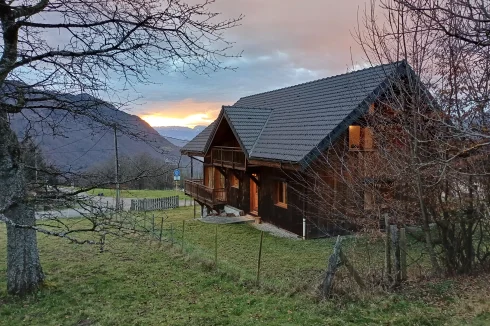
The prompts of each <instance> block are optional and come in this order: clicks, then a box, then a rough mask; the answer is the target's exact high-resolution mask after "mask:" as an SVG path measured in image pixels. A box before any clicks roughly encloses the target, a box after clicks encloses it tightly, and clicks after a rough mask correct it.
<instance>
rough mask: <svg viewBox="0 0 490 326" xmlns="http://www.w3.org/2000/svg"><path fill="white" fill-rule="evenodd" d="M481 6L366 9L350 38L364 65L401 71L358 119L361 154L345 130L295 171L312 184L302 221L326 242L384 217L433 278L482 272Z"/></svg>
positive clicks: (489, 222)
mask: <svg viewBox="0 0 490 326" xmlns="http://www.w3.org/2000/svg"><path fill="white" fill-rule="evenodd" d="M429 5H430V6H432V8H433V10H435V11H434V12H431V11H428V10H427V7H428V6H429ZM458 6H459V7H458ZM434 8H435V9H434ZM471 8H472V9H471ZM486 10H487V8H486V7H485V6H484V2H483V1H465V0H462V1H445V2H438V1H423V0H421V1H416V0H413V1H411V0H406V1H404V0H395V1H381V2H379V5H378V4H377V3H376V2H375V1H372V2H371V6H370V7H369V9H368V10H367V11H366V12H365V14H364V16H362V18H361V19H360V25H359V27H358V29H357V30H356V33H355V37H356V39H357V40H358V41H359V43H360V45H361V46H362V48H363V49H364V53H365V55H366V59H367V61H368V62H369V63H371V64H373V65H377V64H382V63H391V64H392V65H394V66H396V67H398V68H401V70H399V71H398V74H396V75H392V74H387V76H386V77H387V78H388V84H389V85H390V86H389V87H388V88H387V89H385V91H384V92H383V94H381V95H380V96H379V98H378V99H377V100H376V101H375V102H374V103H373V105H372V106H371V107H370V108H369V110H366V112H364V116H363V117H362V118H361V119H360V120H359V121H357V122H356V123H355V125H356V126H355V127H356V128H359V129H360V130H361V132H360V136H359V143H360V144H361V147H359V146H358V145H357V144H355V147H354V148H352V147H351V145H352V143H351V141H350V140H349V137H348V135H347V134H346V135H344V137H343V138H341V139H339V140H338V141H337V142H336V143H335V144H334V145H333V146H332V147H331V148H329V149H328V150H327V151H325V152H322V153H321V155H320V157H319V158H318V159H317V160H316V162H314V163H313V164H312V165H311V166H310V167H309V168H308V171H307V173H296V174H294V176H292V178H293V179H294V181H295V183H299V184H301V185H303V186H304V185H306V188H308V189H309V190H308V192H307V193H306V194H303V195H304V196H305V199H306V201H307V203H308V204H307V205H306V206H307V207H308V208H309V209H306V210H304V212H305V215H306V218H308V219H309V220H310V222H311V223H313V224H317V225H318V226H319V227H320V229H322V230H323V232H324V233H325V235H329V234H331V232H332V231H335V232H337V233H338V232H341V231H345V232H348V231H352V230H360V229H363V230H372V229H373V228H374V229H378V228H379V226H380V223H379V222H380V221H382V220H384V219H383V217H384V216H386V215H387V216H389V218H390V222H391V223H394V224H398V225H400V226H406V225H416V226H421V228H422V230H423V235H424V236H423V237H420V238H419V240H420V241H422V242H423V243H424V244H425V247H426V251H427V254H428V257H429V260H430V263H431V265H432V270H433V272H434V274H435V275H442V272H445V273H446V274H455V273H470V272H473V271H475V270H477V269H478V268H481V267H485V266H487V264H488V257H489V256H490V253H489V252H490V251H489V248H488V246H487V245H486V244H485V243H486V241H487V239H488V238H489V236H490V233H489V231H490V229H489V226H490V214H489V213H490V210H489V207H490V206H489V202H488V188H487V187H488V183H489V180H490V170H489V165H488V162H489V154H490V142H489V140H490V134H489V130H490V129H489V120H488V118H489V116H490V115H489V114H490V112H489V111H490V105H489V104H490V102H489V99H490V92H489V91H490V88H489V84H490V71H489V68H490V56H489V52H488V46H487V44H486V42H487V41H488V38H487V37H486V36H485V35H486V32H485V31H486V30H488V24H485V19H486V18H485V15H486V17H488V14H487V11H486ZM437 15H440V16H437ZM443 15H448V16H447V17H446V16H443ZM434 17H436V18H437V17H439V18H437V19H436V20H434ZM441 17H442V18H441ZM446 18H447V19H446ZM472 22H473V23H472ZM442 27H445V28H442ZM363 135H364V136H363ZM363 138H364V139H365V140H369V141H368V144H363V141H365V140H363ZM364 145H366V146H364ZM299 193H300V194H301V191H299ZM300 209H301V208H300Z"/></svg>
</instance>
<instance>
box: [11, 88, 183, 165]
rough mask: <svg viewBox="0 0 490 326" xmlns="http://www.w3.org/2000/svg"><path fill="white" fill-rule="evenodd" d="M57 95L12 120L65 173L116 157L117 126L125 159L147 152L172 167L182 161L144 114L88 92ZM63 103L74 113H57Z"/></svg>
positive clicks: (23, 134) (177, 149)
mask: <svg viewBox="0 0 490 326" xmlns="http://www.w3.org/2000/svg"><path fill="white" fill-rule="evenodd" d="M51 95H53V98H55V99H53V100H45V101H43V102H42V104H43V105H42V106H41V107H40V105H39V103H38V104H37V106H36V108H35V109H32V110H31V109H29V107H27V108H26V109H24V110H23V111H22V114H13V115H11V117H10V121H11V127H12V129H13V130H14V131H15V132H16V133H17V135H18V136H19V137H20V138H23V137H24V136H25V135H26V133H27V132H28V134H29V136H30V137H31V139H32V140H33V141H34V143H35V144H37V145H38V146H39V148H40V149H41V151H42V154H43V156H44V157H45V159H46V161H47V162H48V163H50V164H53V165H55V166H57V167H59V168H60V169H62V170H65V171H82V170H87V169H90V168H91V167H93V166H95V165H97V164H98V163H101V162H104V161H107V160H109V159H111V158H113V157H114V153H115V151H114V149H115V147H114V146H115V145H114V128H113V127H112V126H113V125H116V126H117V127H116V128H117V130H118V131H117V141H118V150H119V154H120V155H126V156H130V157H131V156H135V155H138V154H141V153H147V154H148V155H151V156H152V157H154V158H155V159H160V160H162V161H165V162H168V163H171V164H176V163H178V162H179V159H180V152H179V147H177V146H175V145H174V144H172V143H171V142H169V141H168V140H166V139H165V138H164V137H162V136H161V135H160V134H159V133H158V132H157V131H155V129H153V128H152V127H151V126H150V125H149V124H148V123H147V122H145V121H144V120H142V119H141V118H139V117H138V116H135V115H131V114H128V113H126V112H124V111H121V110H118V109H116V108H115V107H114V106H113V105H111V104H108V103H106V102H104V101H102V100H99V99H96V98H94V97H92V96H90V95H88V94H81V95H71V94H58V93H57V94H54V93H52V94H51ZM57 101H67V102H69V103H70V105H72V106H73V110H72V111H71V110H70V111H67V110H63V109H61V110H57V109H54V110H51V109H50V108H52V107H55V106H56V102H57ZM87 103H88V104H90V105H87ZM181 163H182V162H181Z"/></svg>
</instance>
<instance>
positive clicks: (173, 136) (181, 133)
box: [154, 126, 207, 147]
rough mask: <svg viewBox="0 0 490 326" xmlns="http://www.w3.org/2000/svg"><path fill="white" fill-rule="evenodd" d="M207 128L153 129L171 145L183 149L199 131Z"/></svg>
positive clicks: (175, 127)
mask: <svg viewBox="0 0 490 326" xmlns="http://www.w3.org/2000/svg"><path fill="white" fill-rule="evenodd" d="M206 127H207V126H195V127H194V128H189V127H178V126H172V127H154V129H155V130H156V131H158V133H159V134H160V135H162V136H163V137H165V138H166V139H167V140H168V141H169V142H171V143H172V144H174V145H176V146H179V147H183V146H184V145H185V144H187V143H188V142H189V141H190V140H191V139H192V138H194V137H196V136H197V134H199V133H200V132H201V131H203V130H204V128H206Z"/></svg>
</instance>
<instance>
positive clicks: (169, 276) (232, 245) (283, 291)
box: [0, 208, 490, 325]
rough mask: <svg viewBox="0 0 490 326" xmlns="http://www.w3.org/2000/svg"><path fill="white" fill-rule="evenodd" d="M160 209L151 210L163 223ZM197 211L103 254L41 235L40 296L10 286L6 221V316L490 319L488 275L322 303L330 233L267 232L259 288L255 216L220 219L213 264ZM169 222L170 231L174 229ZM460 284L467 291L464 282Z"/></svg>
mask: <svg viewBox="0 0 490 326" xmlns="http://www.w3.org/2000/svg"><path fill="white" fill-rule="evenodd" d="M161 216H163V214H162V213H157V214H156V215H155V220H156V225H157V229H158V227H159V225H160V224H159V222H160V217H161ZM191 217H192V208H180V209H177V210H172V211H168V214H165V218H166V220H165V222H164V228H165V232H164V233H165V236H167V237H170V236H171V235H173V240H174V243H175V244H174V246H173V247H171V246H170V245H169V244H168V242H164V243H163V245H162V246H159V245H158V241H142V240H139V241H137V242H134V241H129V240H124V239H109V238H108V240H107V249H108V251H107V252H104V253H99V252H98V248H97V247H95V246H90V245H74V244H69V243H67V242H66V241H64V240H62V239H55V238H51V237H47V236H44V235H39V249H40V254H41V260H42V263H43V267H44V271H45V273H46V277H47V282H46V286H45V288H43V289H42V290H41V291H39V292H38V293H37V294H36V295H33V296H30V297H28V298H26V299H23V300H21V299H18V298H13V297H9V296H8V295H7V294H6V288H5V270H6V266H5V260H6V253H5V251H6V248H5V247H6V241H5V227H4V225H1V226H0V325H380V324H381V325H461V324H471V325H488V324H489V323H490V314H489V313H488V311H489V309H490V307H489V303H488V302H489V301H488V293H490V291H489V290H490V285H489V284H490V282H489V280H485V279H483V278H475V279H473V280H471V282H469V281H468V282H467V281H466V280H465V281H464V282H463V281H461V282H460V281H459V280H451V281H447V280H446V281H444V282H440V283H425V287H424V288H423V289H422V290H421V289H417V290H413V291H411V290H410V289H407V291H405V293H404V294H383V295H369V296H366V297H364V298H362V297H357V298H352V299H338V298H337V299H336V300H334V301H331V302H326V303H325V302H318V301H317V300H316V299H315V298H314V296H313V288H314V284H313V283H314V280H318V279H319V277H320V276H321V272H322V270H323V269H324V268H325V265H326V259H327V257H328V255H329V254H330V252H331V249H332V241H331V240H314V241H294V240H286V239H279V238H275V237H272V236H269V235H266V236H265V237H264V242H263V253H262V254H263V260H262V267H263V268H262V271H263V273H262V274H261V278H262V280H263V282H262V285H261V286H260V287H257V286H255V285H254V282H253V280H254V279H255V273H254V271H255V269H256V263H257V247H258V239H259V235H260V233H259V232H258V231H257V230H255V229H254V228H252V227H251V226H249V225H220V226H218V261H219V263H218V269H217V270H216V269H215V268H214V267H213V264H212V261H213V259H214V241H215V238H214V237H215V230H216V227H215V226H214V225H207V224H203V223H201V222H198V221H192V220H189V219H191ZM182 220H187V221H186V222H185V223H186V228H185V236H184V241H185V242H184V244H185V254H182V253H181V252H180V245H181V243H182V242H181V240H182V237H181V235H182V232H181V230H182ZM73 221H75V220H73ZM147 222H148V223H150V221H149V220H147ZM67 223H70V221H67ZM73 223H75V222H73ZM170 226H172V228H171V229H173V232H170V231H168V229H169V227H170ZM345 245H346V247H347V248H348V253H349V254H350V257H355V256H354V253H355V252H357V251H360V248H361V247H362V248H365V247H366V246H369V245H370V244H367V243H366V242H362V240H359V239H349V240H347V241H346V243H345ZM375 246H376V245H375V244H373V247H375ZM412 249H413V250H415V249H416V248H412ZM356 258H357V257H356ZM373 259H377V258H373ZM354 263H355V264H356V265H357V266H358V267H359V268H360V269H362V268H364V267H363V266H364V265H363V264H361V263H360V262H358V261H355V260H354ZM420 268H421V267H420ZM339 275H340V276H339V278H341V277H342V274H339ZM339 282H342V280H341V279H339ZM415 285H416V284H415V283H414V287H415ZM468 285H471V286H470V287H468ZM463 286H464V289H465V290H464V291H460V287H463ZM477 290H478V291H477ZM427 298H430V299H427Z"/></svg>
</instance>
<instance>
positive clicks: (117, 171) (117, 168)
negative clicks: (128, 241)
mask: <svg viewBox="0 0 490 326" xmlns="http://www.w3.org/2000/svg"><path fill="white" fill-rule="evenodd" d="M114 148H115V152H116V155H115V164H116V176H115V178H114V179H115V180H114V182H115V183H116V211H119V207H120V206H119V199H120V198H119V197H120V192H119V153H118V150H117V128H116V124H114Z"/></svg>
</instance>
